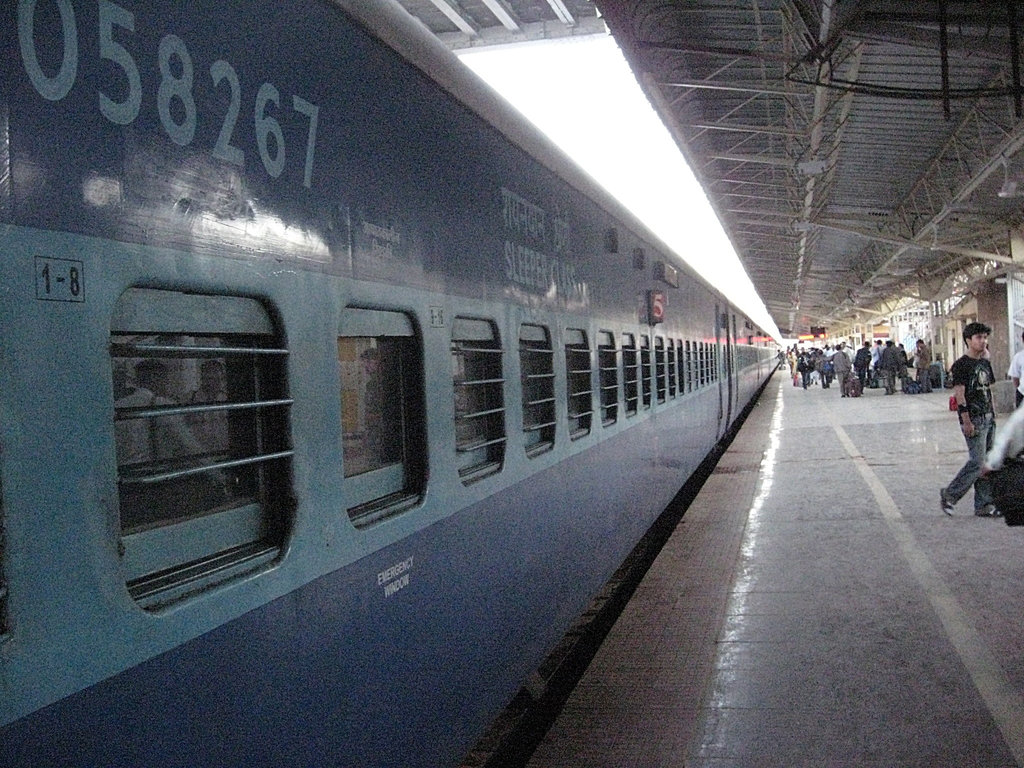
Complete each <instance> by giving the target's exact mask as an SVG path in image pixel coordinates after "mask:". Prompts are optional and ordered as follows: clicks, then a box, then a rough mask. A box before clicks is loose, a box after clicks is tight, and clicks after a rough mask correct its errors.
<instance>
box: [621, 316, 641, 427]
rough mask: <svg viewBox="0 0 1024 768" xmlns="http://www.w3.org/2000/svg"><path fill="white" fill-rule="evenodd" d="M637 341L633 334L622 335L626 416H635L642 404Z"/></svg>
mask: <svg viewBox="0 0 1024 768" xmlns="http://www.w3.org/2000/svg"><path fill="white" fill-rule="evenodd" d="M637 362H638V359H637V351H636V339H635V337H634V336H633V334H631V333H624V334H622V385H623V389H624V390H625V403H626V416H627V418H628V417H629V416H635V415H636V412H637V406H638V404H639V402H640V394H639V384H638V382H637V378H638V376H639V371H638V369H637Z"/></svg>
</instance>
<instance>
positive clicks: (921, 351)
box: [914, 339, 932, 392]
mask: <svg viewBox="0 0 1024 768" xmlns="http://www.w3.org/2000/svg"><path fill="white" fill-rule="evenodd" d="M931 364H932V353H931V350H930V349H928V345H927V344H925V343H924V339H918V340H917V346H916V347H915V348H914V369H915V370H916V372H917V383H918V384H920V385H921V391H922V392H931V391H932V378H931V373H930V372H929V368H930V366H931Z"/></svg>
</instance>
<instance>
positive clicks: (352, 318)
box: [338, 307, 427, 527]
mask: <svg viewBox="0 0 1024 768" xmlns="http://www.w3.org/2000/svg"><path fill="white" fill-rule="evenodd" d="M340 330H341V332H340V335H339V336H338V367H339V371H340V375H341V447H342V461H343V463H344V466H345V492H346V495H347V496H348V498H349V500H350V503H351V506H349V508H348V516H349V519H350V520H351V521H352V523H353V524H354V525H356V526H357V527H364V526H367V525H370V524H372V523H376V522H378V521H380V520H383V519H385V518H387V517H390V516H392V515H396V514H398V513H400V512H404V511H406V510H408V509H410V508H412V507H414V506H416V504H418V503H419V501H420V499H421V498H422V496H423V489H424V486H425V484H426V475H427V472H426V425H425V417H424V411H425V407H424V403H425V399H424V397H425V396H424V387H423V356H422V354H421V352H420V344H419V340H418V339H417V336H416V330H415V327H414V325H413V323H412V320H411V319H410V318H409V317H408V316H407V315H404V314H402V313H400V312H384V311H377V310H368V309H355V308H351V307H350V308H348V309H346V310H345V311H344V312H343V313H342V316H341V329H340Z"/></svg>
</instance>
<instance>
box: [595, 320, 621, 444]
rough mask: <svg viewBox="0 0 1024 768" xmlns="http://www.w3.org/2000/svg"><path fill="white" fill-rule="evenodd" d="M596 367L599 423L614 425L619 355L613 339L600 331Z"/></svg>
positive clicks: (617, 412) (617, 403)
mask: <svg viewBox="0 0 1024 768" xmlns="http://www.w3.org/2000/svg"><path fill="white" fill-rule="evenodd" d="M597 367H598V371H599V375H598V378H599V382H600V387H601V423H602V424H603V425H604V426H606V427H607V426H609V425H611V424H614V423H615V422H616V421H617V420H618V417H619V354H618V350H616V349H615V337H614V336H613V335H612V334H611V333H609V332H608V331H601V332H600V335H599V336H598V342H597Z"/></svg>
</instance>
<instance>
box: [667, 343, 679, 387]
mask: <svg viewBox="0 0 1024 768" xmlns="http://www.w3.org/2000/svg"><path fill="white" fill-rule="evenodd" d="M678 352H679V342H678V341H676V340H674V339H669V340H668V396H669V397H675V396H676V382H677V381H678V373H677V370H678V369H677V368H676V359H677V358H678V356H679V355H678Z"/></svg>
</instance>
